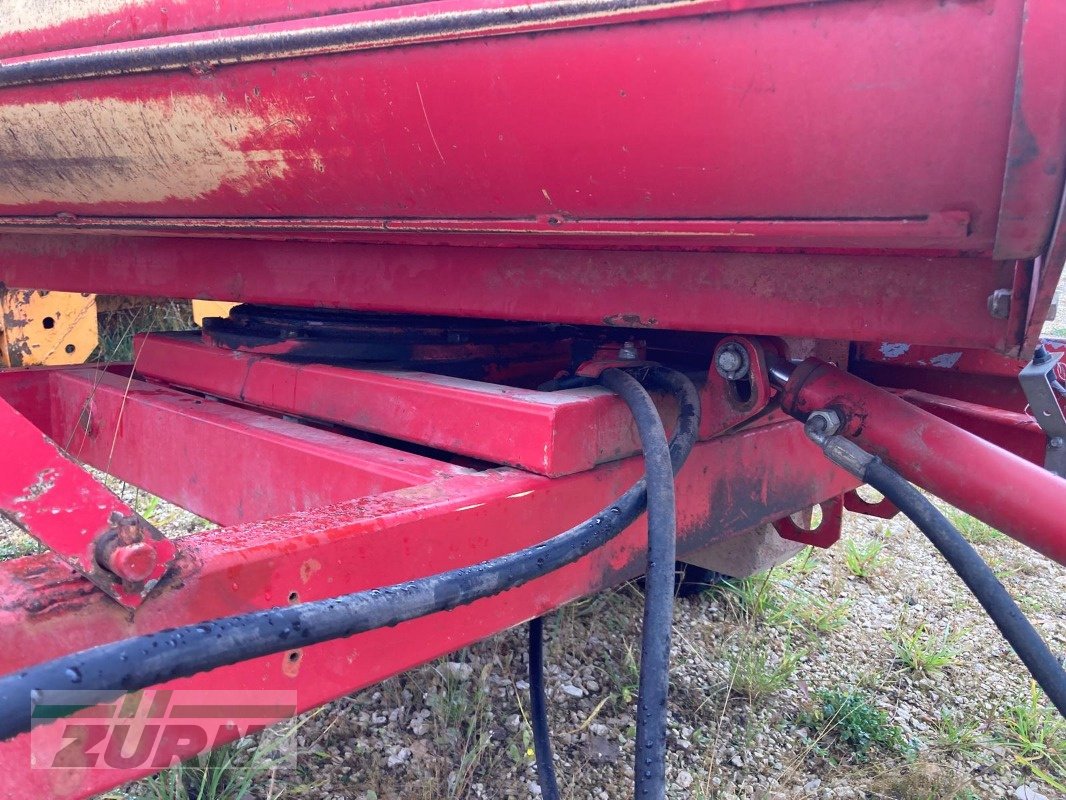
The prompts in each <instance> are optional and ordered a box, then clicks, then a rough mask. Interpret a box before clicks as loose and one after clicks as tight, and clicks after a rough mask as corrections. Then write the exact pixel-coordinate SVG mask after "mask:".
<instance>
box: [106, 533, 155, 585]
mask: <svg viewBox="0 0 1066 800" xmlns="http://www.w3.org/2000/svg"><path fill="white" fill-rule="evenodd" d="M155 564H156V552H155V548H154V547H152V546H151V545H150V544H148V543H147V542H136V543H135V544H124V545H120V546H118V547H116V548H115V549H114V550H113V551H112V552H111V557H110V558H109V559H108V565H107V566H108V568H109V569H110V570H111V572H113V573H114V574H115V575H117V576H118V577H120V578H121V579H122V580H124V581H128V582H129V583H141V582H142V581H144V580H145V579H146V578H147V577H148V576H149V575H151V574H152V570H153V569H155Z"/></svg>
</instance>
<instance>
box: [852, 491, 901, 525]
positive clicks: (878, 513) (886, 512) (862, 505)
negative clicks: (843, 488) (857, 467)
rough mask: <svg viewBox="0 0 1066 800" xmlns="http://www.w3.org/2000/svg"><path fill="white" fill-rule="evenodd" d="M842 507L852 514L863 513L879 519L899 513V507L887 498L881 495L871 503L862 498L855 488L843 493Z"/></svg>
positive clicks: (890, 517)
mask: <svg viewBox="0 0 1066 800" xmlns="http://www.w3.org/2000/svg"><path fill="white" fill-rule="evenodd" d="M844 508H846V509H847V510H848V511H850V512H852V513H853V514H865V515H866V516H868V517H878V518H880V519H892V518H893V517H895V516H896V515H897V514H899V509H898V508H896V507H895V505H893V504H892V501H890V500H889V499H887V498H884V497H882V498H881V499H880V500H879V501H877V502H876V503H871V502H869V501H868V500H864V499H863V498H862V496H861V495H860V494H859V492H858V490H856V489H852V490H851V491H850V492H848V493H847V494H845V495H844Z"/></svg>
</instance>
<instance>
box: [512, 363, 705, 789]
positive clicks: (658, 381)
mask: <svg viewBox="0 0 1066 800" xmlns="http://www.w3.org/2000/svg"><path fill="white" fill-rule="evenodd" d="M634 376H636V377H634ZM601 380H602V382H603V384H604V385H605V386H607V387H608V388H609V389H611V390H612V391H614V392H615V393H617V394H618V395H619V396H620V397H622V399H623V400H624V401H625V402H626V405H627V406H628V407H629V410H630V412H631V413H632V414H633V418H634V420H635V421H636V424H637V430H638V432H639V434H640V440H641V447H642V449H643V451H644V465H645V467H644V468H645V477H646V480H647V482H648V569H647V576H646V578H645V602H644V623H643V629H642V635H641V659H640V678H639V694H638V707H637V737H636V763H635V764H634V784H635V792H636V797H637V798H640V800H643V798H649V799H651V798H654V799H655V800H659V798H665V796H666V716H667V696H668V693H669V681H670V629H671V626H672V623H673V610H674V557H675V550H676V542H677V518H676V504H675V497H674V473H675V472H676V471H677V470H678V469H680V468H681V465H682V463H683V462H684V459H683V458H678V457H677V456H678V455H680V453H679V452H677V451H674V452H672V450H671V448H670V447H669V446H668V445H667V442H666V433H665V431H664V429H663V423H662V420H661V418H660V417H659V413H658V410H657V409H656V407H655V403H654V401H653V400H652V399H651V396H650V395H649V394H648V393H647V391H645V389H644V387H643V386H642V385H641V382H643V383H646V384H648V385H649V386H652V387H654V388H659V389H663V390H666V391H668V392H670V393H671V394H672V395H673V396H674V397H675V399H676V401H677V403H678V411H679V423H678V431H677V433H676V434H675V439H676V438H677V436H679V435H682V434H683V435H684V436H685V437H686V438H689V437H694V436H695V434H696V429H697V428H698V426H699V423H698V420H699V395H698V393H697V392H696V388H695V387H694V386H693V385H692V382H691V381H690V380H688V378H686V377H685V376H684V375H682V374H681V373H678V372H675V371H673V370H667V369H663V368H661V367H652V368H647V369H644V368H641V369H637V370H634V371H633V374H632V375H629V374H625V373H622V372H618V371H617V370H609V371H607V372H605V373H604V374H603V376H602V378H601ZM691 420H695V428H693V429H691V430H686V429H685V428H686V422H687V421H691ZM542 629H543V628H542V624H541V621H540V620H539V619H537V620H533V621H532V622H530V627H529V692H530V709H531V717H532V720H531V723H532V728H533V745H534V751H535V753H536V758H537V773H538V777H539V781H540V787H541V792H542V795H543V797H544V798H545V800H558V798H559V796H560V795H559V787H558V785H557V783H556V780H555V768H554V763H553V757H552V750H551V740H550V737H549V730H548V719H547V701H546V699H545V695H544V675H543V641H542Z"/></svg>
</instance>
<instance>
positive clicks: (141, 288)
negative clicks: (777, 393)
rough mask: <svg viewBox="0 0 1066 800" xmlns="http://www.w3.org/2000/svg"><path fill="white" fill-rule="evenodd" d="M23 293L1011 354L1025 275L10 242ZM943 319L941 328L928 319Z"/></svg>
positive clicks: (683, 258)
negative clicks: (1007, 308)
mask: <svg viewBox="0 0 1066 800" xmlns="http://www.w3.org/2000/svg"><path fill="white" fill-rule="evenodd" d="M0 275H3V276H4V280H5V281H6V282H7V284H8V285H10V286H30V287H33V286H39V287H40V288H49V289H56V290H65V291H96V292H101V293H112V294H128V293H145V294H149V295H165V296H171V297H201V298H214V299H219V300H234V301H244V302H259V303H266V304H271V303H273V304H288V305H296V306H310V307H332V308H349V309H356V310H376V311H397V312H408V313H426V314H449V315H453V316H464V317H485V318H490V319H526V320H542V321H550V322H572V323H579V324H590V325H613V326H621V327H637V328H641V327H648V328H660V329H674V330H689V331H712V332H722V333H754V334H763V335H782V336H811V337H818V338H823V339H843V340H852V339H855V340H860V341H861V340H866V341H907V342H913V343H926V344H943V345H948V346H961V347H986V348H993V349H996V348H1004V347H1006V346H1008V341H1007V333H1008V328H1007V321H1006V320H997V319H992V318H991V317H990V316H989V313H988V297H989V295H990V294H991V293H992V292H993V291H995V290H996V289H1002V288H1008V289H1009V288H1010V287H1011V286H1012V284H1013V264H1009V263H1007V264H1005V263H997V262H994V261H988V260H977V259H975V260H968V259H952V258H920V257H887V256H872V255H868V256H864V257H862V258H861V259H852V258H849V257H846V256H839V255H837V256H833V255H817V256H815V255H802V254H774V255H769V254H760V253H681V252H665V251H659V252H633V251H592V250H554V249H551V250H549V249H527V248H513V249H509V248H474V247H402V246H386V245H340V244H337V245H331V244H302V243H296V242H260V241H232V240H226V239H187V240H183V241H182V243H181V245H180V246H176V243H175V242H174V241H173V240H171V239H166V238H162V237H159V238H131V237H104V236H48V237H45V236H31V235H10V236H0ZM930 309H935V310H936V313H930Z"/></svg>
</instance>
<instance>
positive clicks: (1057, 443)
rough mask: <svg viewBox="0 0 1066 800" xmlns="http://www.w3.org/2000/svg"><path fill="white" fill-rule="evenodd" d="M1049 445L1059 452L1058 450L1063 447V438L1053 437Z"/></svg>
mask: <svg viewBox="0 0 1066 800" xmlns="http://www.w3.org/2000/svg"><path fill="white" fill-rule="evenodd" d="M1047 444H1048V447H1052V448H1054V449H1056V450H1057V449H1058V448H1060V447H1062V437H1061V436H1052V437H1051V438H1050V439H1048V443H1047Z"/></svg>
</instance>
